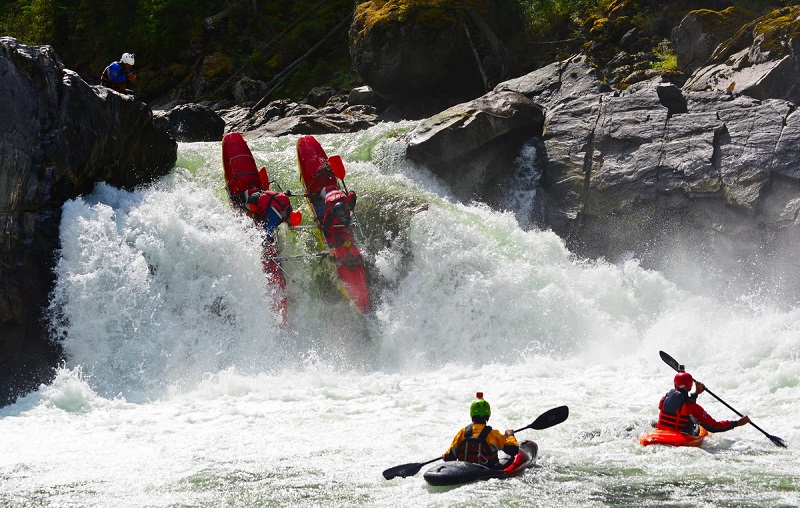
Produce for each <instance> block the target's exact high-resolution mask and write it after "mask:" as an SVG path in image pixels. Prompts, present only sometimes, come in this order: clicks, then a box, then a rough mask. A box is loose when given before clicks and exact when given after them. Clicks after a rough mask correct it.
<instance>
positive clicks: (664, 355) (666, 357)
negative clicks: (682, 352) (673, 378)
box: [658, 351, 683, 372]
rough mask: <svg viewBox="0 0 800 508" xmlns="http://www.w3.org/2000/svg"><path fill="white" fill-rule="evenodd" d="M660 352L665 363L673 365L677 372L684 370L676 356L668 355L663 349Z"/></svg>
mask: <svg viewBox="0 0 800 508" xmlns="http://www.w3.org/2000/svg"><path fill="white" fill-rule="evenodd" d="M658 354H659V355H661V359H662V360H664V363H666V364H667V365H669V366H670V367H672V369H673V370H674V371H675V372H683V365H681V364H680V363H678V361H677V360H676V359H675V358H673V357H671V356H670V355H668V354H667V353H665V352H663V351H659V352H658Z"/></svg>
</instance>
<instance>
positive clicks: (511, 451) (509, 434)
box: [503, 429, 519, 456]
mask: <svg viewBox="0 0 800 508" xmlns="http://www.w3.org/2000/svg"><path fill="white" fill-rule="evenodd" d="M504 437H505V440H506V442H505V444H504V445H503V451H504V452H505V453H506V454H508V455H511V456H514V455H516V454H517V453H519V443H518V442H517V437H516V436H515V435H514V431H513V430H511V429H509V430H506V432H505V436H504Z"/></svg>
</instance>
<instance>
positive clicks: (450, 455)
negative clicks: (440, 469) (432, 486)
mask: <svg viewBox="0 0 800 508" xmlns="http://www.w3.org/2000/svg"><path fill="white" fill-rule="evenodd" d="M463 440H464V429H461V430H459V431H458V434H456V436H455V437H454V438H453V442H452V443H451V444H450V448H448V450H447V451H446V452H444V454H443V455H442V460H443V461H445V462H450V461H452V460H456V459H457V458H458V457H457V455H456V450H457V449H458V445H460V444H461V441H463Z"/></svg>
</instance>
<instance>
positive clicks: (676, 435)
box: [639, 427, 708, 446]
mask: <svg viewBox="0 0 800 508" xmlns="http://www.w3.org/2000/svg"><path fill="white" fill-rule="evenodd" d="M707 435H708V431H707V430H706V429H704V428H703V427H700V434H698V435H696V436H694V435H692V434H684V433H683V432H677V431H674V430H660V429H654V430H651V431H650V432H645V433H644V434H642V435H641V436H639V444H641V445H642V446H648V445H653V444H660V445H666V446H700V445H701V444H703V439H705V438H706V436H707Z"/></svg>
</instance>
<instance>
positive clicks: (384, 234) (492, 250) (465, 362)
mask: <svg viewBox="0 0 800 508" xmlns="http://www.w3.org/2000/svg"><path fill="white" fill-rule="evenodd" d="M411 127H412V125H411V124H393V125H382V126H379V127H376V128H373V129H371V130H369V131H365V132H362V133H358V134H348V135H335V136H334V135H329V136H318V139H319V140H320V141H321V143H322V145H323V147H324V148H325V149H326V150H327V151H328V153H329V154H333V153H339V154H341V155H342V157H343V159H344V161H345V165H346V167H347V169H348V175H347V178H346V183H347V185H348V188H350V189H354V190H356V191H357V192H358V193H359V201H358V208H357V211H358V213H359V218H360V220H361V223H362V226H363V230H364V233H365V235H366V239H365V240H364V242H363V247H364V252H365V258H366V261H367V264H368V265H369V270H370V281H371V282H372V290H373V300H374V307H375V311H374V314H373V315H372V316H370V317H368V318H363V317H362V316H360V315H358V314H357V313H355V312H354V311H352V310H351V309H350V308H349V306H348V303H347V301H345V299H344V298H343V297H342V295H341V294H339V293H338V292H337V290H336V287H335V285H334V284H333V282H332V280H331V269H330V265H329V264H328V261H327V260H319V259H295V260H292V261H288V262H286V270H287V272H288V273H289V276H290V277H289V278H290V280H289V281H288V284H287V285H288V292H289V315H288V325H287V326H286V327H285V328H281V327H279V326H278V320H277V318H276V316H275V315H274V313H273V312H272V311H271V310H270V305H271V301H272V295H271V293H270V292H269V289H268V288H267V287H266V285H265V284H264V277H263V273H262V272H261V267H260V262H259V254H260V248H259V245H260V241H261V238H260V232H259V231H258V230H257V229H256V228H255V227H253V225H252V223H251V222H250V221H249V219H247V218H245V217H242V216H240V215H238V214H237V213H235V212H234V211H233V210H232V209H231V208H230V206H229V205H228V203H227V197H226V195H225V193H224V191H223V185H224V184H223V177H222V167H221V166H222V165H221V150H220V146H221V145H220V143H192V144H181V145H180V147H179V151H178V154H179V158H178V162H177V167H176V169H175V171H174V172H173V173H172V174H170V175H169V176H167V177H166V178H164V179H162V180H160V181H159V182H157V183H156V184H155V185H152V186H148V187H146V188H142V189H139V190H137V191H135V192H126V191H121V190H119V189H115V188H112V187H109V186H106V185H99V186H97V188H96V189H95V190H94V192H93V193H92V194H90V195H86V196H83V197H82V198H79V199H76V200H74V201H71V202H68V203H67V204H66V205H65V206H64V214H63V222H62V225H61V241H62V245H63V250H62V252H61V253H60V257H59V261H58V265H57V276H58V282H57V286H56V289H55V292H54V294H53V297H52V300H51V308H50V319H51V325H52V333H53V337H54V340H61V341H63V345H64V348H65V351H66V353H67V356H68V359H67V361H66V364H65V365H64V366H63V367H62V368H61V369H59V370H58V373H57V377H56V379H55V381H54V382H53V383H52V384H50V385H47V386H42V387H41V388H40V389H39V390H38V391H37V392H35V393H32V394H30V395H28V396H26V397H24V398H21V399H20V400H19V401H18V402H17V403H16V404H14V405H11V406H8V407H4V408H0V506H4V507H6V506H59V507H94V506H97V507H161V506H174V507H179V506H180V507H184V506H207V507H216V506H253V507H261V506H275V507H279V506H280V507H283V506H332V507H333V506H336V507H339V506H364V507H373V506H376V507H388V506H414V507H418V506H441V507H450V506H474V507H486V506H503V507H506V506H542V507H545V506H546V507H554V506H563V507H573V506H581V507H595V506H597V507H600V506H611V507H623V506H624V507H639V506H674V507H679V506H680V507H684V506H703V507H739V506H742V507H755V506H763V507H781V506H785V507H789V506H798V505H800V492H798V484H800V453H798V450H800V422H799V421H798V415H799V414H800V411H798V402H800V386H799V385H800V362H798V356H800V309H798V308H796V307H791V306H787V305H786V304H781V301H787V300H781V299H780V298H774V295H780V290H779V289H780V288H778V291H775V288H771V289H772V290H771V291H769V292H764V294H766V293H769V294H770V297H766V296H763V295H762V296H760V295H761V293H752V292H750V293H745V292H742V293H741V294H739V295H734V296H733V297H730V296H726V297H725V299H724V300H723V299H721V298H720V297H717V296H715V291H714V288H713V287H705V288H704V289H703V290H698V289H693V290H690V289H687V288H685V287H681V286H680V285H679V283H678V282H676V280H678V279H676V278H675V277H672V276H671V275H670V274H666V273H659V272H656V271H651V270H647V269H645V268H643V267H641V266H640V264H639V263H638V262H637V261H636V253H635V252H633V253H630V254H629V255H628V256H626V258H625V259H619V260H607V261H592V260H581V259H578V258H577V257H576V256H575V255H574V254H572V253H570V252H569V251H568V250H567V249H566V248H565V246H564V244H563V242H562V241H561V239H559V238H558V237H557V236H556V235H554V234H553V233H550V232H547V231H540V230H537V229H536V228H534V227H531V226H530V224H529V223H528V221H527V219H526V217H527V216H528V212H530V207H531V203H533V197H534V194H535V188H534V187H533V186H532V185H530V184H531V177H530V175H531V174H535V168H531V167H530V164H531V163H530V160H531V155H532V154H531V149H526V150H525V151H523V153H521V154H520V158H519V160H518V165H519V168H518V169H519V171H520V178H519V181H520V189H522V190H515V189H508V194H509V200H510V201H509V203H510V205H511V206H512V208H513V210H510V211H508V212H503V213H501V212H496V211H491V210H489V209H487V208H485V207H482V206H477V205H475V204H470V203H460V202H457V201H456V200H454V199H453V198H452V197H450V196H449V195H448V192H447V188H446V186H444V185H443V184H441V183H440V182H439V181H437V179H436V178H435V177H433V176H432V174H431V173H429V172H427V171H426V170H424V169H421V168H415V167H413V166H411V165H410V164H409V163H408V162H406V161H405V160H404V158H403V153H404V141H403V134H404V133H405V132H407V131H408V129H410V128H411ZM296 140H297V137H293V136H290V137H285V138H278V139H269V138H266V139H262V140H258V141H251V142H250V146H251V148H252V150H253V152H254V155H255V157H256V159H257V161H258V162H259V164H261V165H265V166H267V168H268V170H269V171H270V174H271V176H272V177H273V178H275V179H276V180H277V181H278V182H279V183H280V184H281V185H282V186H283V188H284V189H292V190H295V191H297V192H299V191H300V185H299V180H298V176H297V169H296V161H295V154H294V149H295V142H296ZM532 172H533V173H532ZM526 175H527V176H526ZM301 204H302V203H301V202H300V201H296V203H295V205H296V207H300V205H301ZM301 210H302V208H301ZM280 242H281V245H282V251H283V252H284V253H285V254H286V255H301V254H304V253H309V252H314V251H315V249H316V247H315V244H314V238H313V236H311V235H310V234H309V232H308V231H300V232H297V233H295V232H291V233H289V232H286V231H283V230H282V231H281V234H280ZM730 264H731V265H733V264H735V263H730ZM699 275H700V274H698V277H699ZM729 275H730V276H731V277H734V278H735V277H736V274H729ZM787 276H790V277H796V276H797V274H787ZM691 278H692V274H691V273H688V274H687V273H684V274H681V277H680V279H681V280H690V279H691ZM729 293H730V291H727V292H726V295H729ZM659 350H664V351H666V352H667V353H669V354H670V355H672V356H673V357H675V358H676V359H677V360H679V361H680V362H681V363H684V364H686V366H687V370H688V371H689V372H691V373H692V374H693V375H695V376H696V377H697V378H699V379H701V380H702V381H704V382H705V383H706V385H707V386H708V387H709V388H711V389H712V390H713V391H714V392H715V393H716V394H717V395H719V396H720V397H721V398H723V399H724V400H725V401H726V402H728V403H729V404H730V405H732V406H733V407H735V408H736V409H737V410H739V411H740V412H742V413H744V414H749V415H750V416H751V417H752V419H753V421H754V422H755V423H756V424H757V425H759V426H760V427H761V428H762V429H764V430H766V431H768V432H770V433H771V434H775V435H777V436H780V437H782V438H783V439H784V440H786V442H787V443H788V444H789V448H788V449H782V448H778V447H777V446H775V445H774V444H773V443H772V442H770V441H769V440H768V439H767V438H766V437H765V436H764V435H763V434H761V433H760V432H758V431H757V430H756V429H755V428H753V427H752V426H747V427H744V428H738V429H735V430H733V431H731V432H728V433H725V434H717V435H714V436H711V437H710V438H708V439H707V440H706V441H705V443H704V444H703V447H702V448H700V449H670V448H664V447H648V448H644V447H641V446H640V445H639V444H638V442H637V437H638V436H639V435H640V434H641V433H642V432H644V431H646V430H648V429H649V428H651V425H652V423H653V422H654V420H655V417H656V415H657V404H658V401H659V399H660V397H661V396H662V395H663V394H664V393H665V392H666V391H667V389H668V388H669V387H670V385H671V382H672V377H673V374H674V372H673V371H672V370H671V369H670V368H669V367H668V366H667V365H666V364H664V363H663V362H662V361H661V359H660V358H659V355H658V352H659ZM479 390H480V391H483V392H484V393H485V395H486V399H487V400H488V401H489V402H490V403H491V405H492V415H493V416H492V419H491V421H490V423H491V424H493V425H494V426H495V427H497V428H499V429H506V428H519V427H523V426H525V425H527V424H529V423H531V422H532V421H533V420H534V419H535V418H536V417H537V416H538V415H539V414H541V413H542V412H544V411H546V410H548V409H550V408H553V407H556V406H560V405H568V406H569V408H570V417H569V419H568V420H567V421H566V422H564V423H562V424H560V425H558V426H555V427H552V428H550V429H547V430H543V431H533V430H526V431H523V432H520V433H519V434H518V437H519V438H520V439H525V438H527V439H533V440H535V441H537V442H538V444H539V452H540V455H539V459H538V461H537V464H536V466H535V467H534V468H532V469H530V470H528V471H527V472H526V473H525V474H524V475H522V476H520V477H517V478H514V479H510V480H502V481H498V480H492V481H488V482H483V483H476V484H470V485H465V486H461V487H457V488H441V487H440V488H433V487H429V486H427V484H426V483H425V482H424V480H423V479H422V473H420V474H418V475H416V476H415V477H409V478H397V479H394V480H391V481H386V480H384V479H383V477H382V476H381V473H382V471H383V470H384V469H387V468H389V467H391V466H394V465H398V464H402V463H407V462H422V461H426V460H429V459H432V458H435V457H437V456H439V455H440V454H441V453H443V452H444V451H445V450H446V449H447V446H448V445H449V443H450V440H451V439H452V437H453V435H454V434H455V433H456V431H457V430H458V429H459V428H461V427H463V426H464V425H466V424H467V423H468V421H469V404H470V402H471V401H472V400H473V398H474V395H475V392H476V391H479ZM700 402H701V403H702V404H703V405H704V406H705V408H706V409H707V410H708V411H709V413H711V414H712V416H715V417H716V418H718V419H723V418H736V416H735V415H734V414H733V413H732V412H731V411H730V410H728V409H727V408H725V407H724V406H723V405H722V404H720V403H719V402H717V401H715V400H714V399H713V398H712V397H711V396H709V395H701V397H700ZM426 467H427V466H426ZM424 470H425V468H423V471H424Z"/></svg>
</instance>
